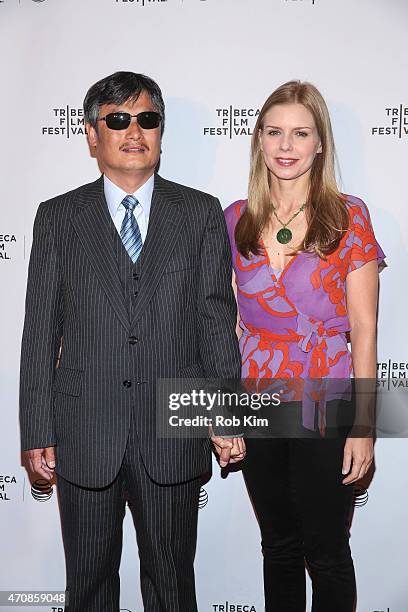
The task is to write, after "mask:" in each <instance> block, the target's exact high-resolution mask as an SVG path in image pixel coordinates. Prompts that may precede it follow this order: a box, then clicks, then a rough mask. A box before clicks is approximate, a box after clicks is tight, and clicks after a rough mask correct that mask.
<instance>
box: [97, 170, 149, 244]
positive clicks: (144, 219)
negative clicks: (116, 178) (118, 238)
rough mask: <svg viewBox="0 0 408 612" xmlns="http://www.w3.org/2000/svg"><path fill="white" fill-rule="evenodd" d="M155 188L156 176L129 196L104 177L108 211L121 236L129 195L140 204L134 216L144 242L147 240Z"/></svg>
mask: <svg viewBox="0 0 408 612" xmlns="http://www.w3.org/2000/svg"><path fill="white" fill-rule="evenodd" d="M153 187H154V174H152V176H151V177H150V178H149V179H147V181H146V182H145V183H144V184H143V185H142V186H141V187H139V189H137V190H136V191H135V192H134V193H132V194H128V193H126V191H123V189H121V188H120V187H118V186H117V185H115V183H112V181H111V180H110V179H108V177H107V176H106V175H105V174H104V175H103V189H104V192H105V198H106V202H107V204H108V209H109V212H110V215H111V217H112V221H113V223H114V224H115V227H116V229H117V230H118V234H119V235H120V228H121V227H122V222H123V219H124V218H125V213H126V208H125V207H124V206H123V204H122V200H123V198H125V197H126V196H127V195H133V196H134V197H135V198H136V199H137V201H138V202H139V204H138V205H137V206H136V208H135V210H134V211H133V214H134V215H135V218H136V221H137V224H138V226H139V229H140V234H141V236H142V241H143V243H144V241H145V240H146V235H147V228H148V225H149V216H150V207H151V205H152V195H153Z"/></svg>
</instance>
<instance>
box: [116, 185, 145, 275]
mask: <svg viewBox="0 0 408 612" xmlns="http://www.w3.org/2000/svg"><path fill="white" fill-rule="evenodd" d="M122 204H123V206H124V207H125V208H126V213H125V217H124V219H123V222H122V227H121V228H120V237H121V239H122V242H123V246H124V247H125V249H126V250H127V252H128V253H129V257H130V259H131V260H132V261H133V263H135V262H136V261H137V258H138V257H139V255H140V253H141V250H142V247H143V241H142V235H141V233H140V229H139V226H138V224H137V221H136V217H135V215H134V214H133V211H134V210H135V208H136V206H137V205H138V204H139V202H138V200H137V199H136V198H135V196H132V195H127V196H126V197H125V198H123V200H122Z"/></svg>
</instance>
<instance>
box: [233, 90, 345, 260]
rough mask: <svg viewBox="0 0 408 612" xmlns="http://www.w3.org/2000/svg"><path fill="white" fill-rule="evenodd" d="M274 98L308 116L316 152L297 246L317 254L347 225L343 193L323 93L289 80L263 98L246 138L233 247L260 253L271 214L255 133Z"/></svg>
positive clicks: (267, 176)
mask: <svg viewBox="0 0 408 612" xmlns="http://www.w3.org/2000/svg"><path fill="white" fill-rule="evenodd" d="M277 104H280V105H281V104H302V105H303V106H304V107H305V108H306V109H307V110H308V111H309V112H310V113H311V114H312V116H313V119H314V122H315V125H316V129H317V133H318V135H319V138H320V141H321V145H322V152H321V153H318V154H317V155H316V157H315V159H314V161H313V165H312V168H311V172H310V186H309V191H308V197H307V201H306V206H305V214H306V219H307V223H308V229H307V232H306V235H305V238H304V240H303V243H302V244H301V245H298V246H297V247H296V248H294V253H296V252H298V251H309V252H315V253H317V254H318V255H319V257H321V258H323V259H324V258H325V257H326V255H329V254H330V253H333V251H335V250H336V248H337V247H338V245H339V242H340V240H341V238H342V236H343V235H344V233H345V232H346V231H347V229H348V227H349V215H348V212H347V207H346V202H345V197H344V196H343V195H342V194H341V193H340V192H339V190H338V187H337V183H336V175H335V146H334V139H333V131H332V127H331V122H330V116H329V111H328V109H327V106H326V103H325V101H324V99H323V96H322V95H321V93H320V92H319V91H318V89H317V88H316V87H315V86H314V85H312V84H311V83H307V82H301V81H289V82H287V83H284V84H283V85H281V86H280V87H278V88H277V89H276V90H275V91H274V92H273V93H272V94H271V95H270V96H269V98H268V99H267V100H266V102H265V103H264V105H263V107H262V109H261V112H260V114H259V115H258V119H257V122H256V124H255V128H254V133H253V136H252V143H251V166H250V175H249V188H248V206H247V207H246V209H245V211H244V213H243V214H242V216H241V218H240V219H239V221H238V223H237V226H236V229H235V241H236V244H237V247H238V251H239V252H240V253H241V254H242V255H243V256H244V257H246V258H248V257H249V256H250V254H251V253H253V254H255V255H259V254H261V253H262V247H261V245H260V237H261V234H262V231H263V230H264V228H265V227H267V226H268V224H269V222H270V219H271V193H270V188H271V176H270V172H269V170H268V168H267V166H266V164H265V161H264V158H263V153H262V150H261V147H260V142H259V134H260V132H261V131H262V130H263V127H264V124H263V122H264V118H265V115H266V113H267V112H268V111H269V110H270V109H271V108H272V106H275V105H277Z"/></svg>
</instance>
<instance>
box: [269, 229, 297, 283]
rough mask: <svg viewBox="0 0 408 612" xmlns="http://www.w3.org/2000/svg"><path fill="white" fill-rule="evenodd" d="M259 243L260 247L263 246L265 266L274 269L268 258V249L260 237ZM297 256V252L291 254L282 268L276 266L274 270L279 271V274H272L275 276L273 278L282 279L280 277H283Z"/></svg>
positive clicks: (279, 280)
mask: <svg viewBox="0 0 408 612" xmlns="http://www.w3.org/2000/svg"><path fill="white" fill-rule="evenodd" d="M260 245H261V247H262V248H263V250H264V253H265V257H266V261H267V266H268V269H269V271H271V270H272V271H275V268H273V267H272V264H271V260H270V258H269V253H268V251H267V249H266V246H265V243H264V241H263V240H262V239H261V240H260ZM298 257H299V253H296V255H293V256H292V257H291V258H290V259H289V261H288V262H287V263H286V264H285V265H284V266H283V268H276V271H277V272H280V274H279V276H276V274H273V275H274V276H275V278H276V280H277V282H281V281H282V278H283V277H284V275H285V274H286V272H287V271H288V269H289V268H290V267H291V265H292V264H293V262H294V261H295V260H296V259H298Z"/></svg>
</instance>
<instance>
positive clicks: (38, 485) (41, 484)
mask: <svg viewBox="0 0 408 612" xmlns="http://www.w3.org/2000/svg"><path fill="white" fill-rule="evenodd" d="M53 493H54V489H53V488H52V484H51V483H50V482H49V481H48V480H45V478H39V479H38V480H36V481H35V482H33V484H32V486H31V495H32V496H33V497H34V499H35V500H36V501H38V502H45V501H48V500H49V499H51V497H52V494H53Z"/></svg>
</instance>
